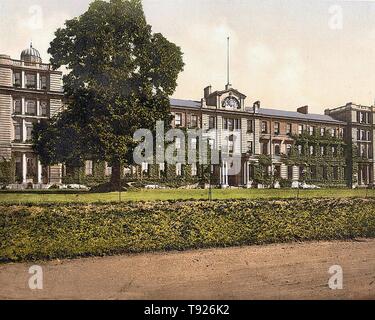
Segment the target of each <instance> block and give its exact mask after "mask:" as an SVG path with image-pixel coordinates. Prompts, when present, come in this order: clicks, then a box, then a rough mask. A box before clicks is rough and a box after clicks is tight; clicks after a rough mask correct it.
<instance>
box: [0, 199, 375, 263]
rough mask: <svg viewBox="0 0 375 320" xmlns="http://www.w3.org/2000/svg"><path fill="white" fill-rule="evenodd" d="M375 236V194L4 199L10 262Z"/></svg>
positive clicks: (2, 244)
mask: <svg viewBox="0 0 375 320" xmlns="http://www.w3.org/2000/svg"><path fill="white" fill-rule="evenodd" d="M374 236H375V200H374V199H345V200H344V199H338V200H337V199H336V200H332V199H310V200H273V201H260V200H258V201H250V200H225V201H215V202H212V201H176V202H173V201H160V202H143V203H142V202H134V203H132V202H129V203H121V204H96V205H86V204H84V205H79V204H67V205H59V206H56V205H53V204H51V205H48V204H43V205H37V206H31V205H30V206H27V205H23V206H21V205H0V261H2V262H9V261H28V260H38V259H54V258H72V257H79V256H91V255H108V254H119V253H130V252H144V251H156V250H172V249H173V250H183V249H188V248H205V247H218V246H220V247H222V246H236V245H251V244H266V243H275V242H290V241H304V240H331V239H352V238H355V237H374Z"/></svg>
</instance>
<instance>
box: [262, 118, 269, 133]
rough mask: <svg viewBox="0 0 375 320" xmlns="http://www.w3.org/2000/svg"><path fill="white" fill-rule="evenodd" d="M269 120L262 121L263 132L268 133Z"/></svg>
mask: <svg viewBox="0 0 375 320" xmlns="http://www.w3.org/2000/svg"><path fill="white" fill-rule="evenodd" d="M267 132H268V130H267V121H262V133H267Z"/></svg>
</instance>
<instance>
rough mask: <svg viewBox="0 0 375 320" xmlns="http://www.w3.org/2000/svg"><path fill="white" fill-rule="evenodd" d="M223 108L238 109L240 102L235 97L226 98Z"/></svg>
mask: <svg viewBox="0 0 375 320" xmlns="http://www.w3.org/2000/svg"><path fill="white" fill-rule="evenodd" d="M223 107H224V108H232V109H236V108H237V109H239V108H240V102H239V101H238V100H237V99H236V98H235V97H228V98H226V99H225V100H224V102H223Z"/></svg>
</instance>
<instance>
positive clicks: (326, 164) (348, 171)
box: [0, 46, 375, 187]
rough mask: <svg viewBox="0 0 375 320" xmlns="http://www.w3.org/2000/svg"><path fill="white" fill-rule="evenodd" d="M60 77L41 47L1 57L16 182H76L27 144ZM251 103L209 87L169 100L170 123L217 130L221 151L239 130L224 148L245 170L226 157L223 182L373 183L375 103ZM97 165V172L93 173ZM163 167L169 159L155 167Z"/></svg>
mask: <svg viewBox="0 0 375 320" xmlns="http://www.w3.org/2000/svg"><path fill="white" fill-rule="evenodd" d="M61 77H62V73H61V72H59V71H55V70H52V68H51V66H50V65H49V64H44V63H42V60H41V58H40V54H39V52H38V51H37V50H36V49H34V48H33V47H32V46H30V48H28V49H26V50H24V51H23V52H22V53H21V57H20V60H14V59H11V58H10V57H9V56H7V55H0V159H2V160H3V161H13V162H14V164H15V179H14V184H15V185H18V186H25V185H30V184H33V186H34V187H42V186H43V185H48V184H55V183H61V182H78V181H75V180H76V179H75V178H74V177H75V174H74V173H72V170H70V168H66V167H65V166H63V165H60V166H52V167H42V166H41V164H40V162H39V160H38V155H36V154H35V153H34V152H33V151H32V145H31V144H30V137H31V130H32V125H33V123H34V122H36V121H39V120H40V119H43V118H49V117H51V116H53V115H54V114H55V113H56V112H58V111H59V109H60V108H61V107H62V101H63V90H62V84H61ZM254 100H255V99H254ZM252 101H253V100H250V99H249V98H247V97H246V95H245V94H244V93H241V92H240V91H238V90H236V89H234V88H232V87H231V85H229V84H228V85H226V87H225V89H224V90H220V91H213V90H212V88H211V86H208V87H206V88H205V89H204V90H203V97H202V99H201V100H200V101H193V100H179V99H171V112H172V115H173V116H174V120H173V122H172V126H173V127H180V128H202V129H204V130H209V129H216V130H217V136H216V137H215V138H214V139H212V141H211V143H212V145H213V146H214V147H215V148H216V149H217V150H222V149H223V148H224V146H223V138H222V135H224V133H225V135H226V136H229V137H231V134H232V133H236V134H237V136H238V137H239V141H237V142H239V143H236V144H235V145H231V144H230V143H229V144H228V145H226V146H225V148H229V149H231V148H236V150H229V153H230V152H234V151H235V152H236V153H237V154H239V155H240V158H241V160H240V161H241V162H240V166H241V168H240V170H239V172H238V173H237V174H234V175H229V174H228V172H229V170H228V168H230V166H231V164H230V163H228V161H222V162H221V163H220V164H219V165H216V166H215V167H214V168H213V175H214V176H216V178H217V184H220V185H221V186H223V187H225V186H244V187H252V186H261V185H270V184H274V185H275V184H283V183H284V184H285V185H292V184H293V183H294V184H296V183H297V182H301V181H304V182H307V183H309V182H310V183H314V184H319V185H323V186H324V185H325V186H350V187H356V186H368V185H372V184H373V182H374V174H375V170H374V164H375V162H374V159H375V153H374V152H375V149H374V139H375V131H374V122H375V112H374V107H373V106H361V105H356V104H353V103H348V104H347V105H345V106H342V107H338V108H334V109H327V110H326V111H325V113H324V114H311V113H309V110H308V106H303V107H300V108H298V109H297V110H296V111H295V112H291V111H284V110H277V109H271V108H265V107H263V106H262V105H261V103H260V102H259V101H256V102H252ZM229 140H230V139H229ZM0 162H1V160H0ZM189 166H190V170H189V176H190V177H193V180H194V177H195V176H197V175H199V170H197V166H196V165H189ZM95 170H99V171H100V175H96V176H95V172H94V171H95ZM161 170H164V164H162V165H161V166H159V168H158V169H157V171H158V172H160V171H161ZM173 170H174V175H173V176H174V177H175V176H183V175H184V173H185V172H187V171H186V170H182V167H181V165H180V166H179V165H178V164H177V165H176V166H175V169H173ZM102 171H103V172H102ZM81 172H83V175H84V176H85V177H86V178H87V179H85V178H84V179H82V178H80V181H79V182H81V183H85V182H87V181H95V182H99V181H100V180H101V179H103V180H105V179H107V177H108V176H109V175H110V173H111V168H110V167H108V166H107V165H105V164H104V165H95V164H94V163H93V162H92V161H87V163H86V168H82V170H81ZM125 172H126V173H127V175H128V176H129V178H137V177H140V176H141V177H146V178H147V176H148V174H149V172H150V169H149V168H148V166H145V167H143V166H142V167H141V168H139V167H138V168H128V169H126V170H125ZM139 172H140V175H139ZM0 175H1V168H0ZM93 176H95V179H94V178H93ZM98 177H99V178H98ZM174 177H173V178H174ZM90 178H91V179H90ZM0 180H1V176H0ZM180 180H181V181H183V179H180ZM0 182H1V181H0ZM186 182H187V181H186Z"/></svg>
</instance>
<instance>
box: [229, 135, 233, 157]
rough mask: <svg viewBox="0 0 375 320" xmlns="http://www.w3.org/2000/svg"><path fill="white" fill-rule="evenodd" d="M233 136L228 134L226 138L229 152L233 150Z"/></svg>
mask: <svg viewBox="0 0 375 320" xmlns="http://www.w3.org/2000/svg"><path fill="white" fill-rule="evenodd" d="M233 140H234V137H233V134H232V135H230V136H229V139H228V152H229V153H233V151H234V141H233Z"/></svg>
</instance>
